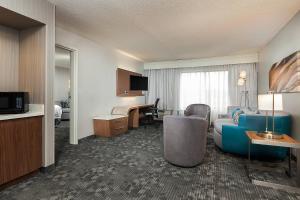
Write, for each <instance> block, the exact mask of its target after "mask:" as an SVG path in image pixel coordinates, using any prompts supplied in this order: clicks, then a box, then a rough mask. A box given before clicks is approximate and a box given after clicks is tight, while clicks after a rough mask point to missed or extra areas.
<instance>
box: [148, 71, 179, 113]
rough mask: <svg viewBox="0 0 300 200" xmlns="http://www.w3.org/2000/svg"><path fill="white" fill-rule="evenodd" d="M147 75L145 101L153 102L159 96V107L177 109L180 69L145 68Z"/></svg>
mask: <svg viewBox="0 0 300 200" xmlns="http://www.w3.org/2000/svg"><path fill="white" fill-rule="evenodd" d="M144 74H145V76H147V77H148V83H149V85H148V92H147V93H146V99H147V103H149V104H150V103H154V102H155V100H156V98H160V101H159V108H162V109H165V110H177V109H178V103H179V102H178V101H179V99H178V97H179V78H180V69H158V70H145V73H144Z"/></svg>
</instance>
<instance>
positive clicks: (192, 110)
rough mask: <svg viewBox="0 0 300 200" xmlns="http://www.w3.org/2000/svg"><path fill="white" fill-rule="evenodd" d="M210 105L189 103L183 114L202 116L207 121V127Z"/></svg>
mask: <svg viewBox="0 0 300 200" xmlns="http://www.w3.org/2000/svg"><path fill="white" fill-rule="evenodd" d="M210 112H211V110H210V107H209V105H206V104H191V105H189V106H188V107H187V108H186V109H185V111H184V115H185V116H196V117H201V118H204V119H206V120H207V121H208V128H209V126H210Z"/></svg>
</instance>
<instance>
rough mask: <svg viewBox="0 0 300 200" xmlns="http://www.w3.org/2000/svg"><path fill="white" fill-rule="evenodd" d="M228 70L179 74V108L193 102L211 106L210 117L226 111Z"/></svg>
mask: <svg viewBox="0 0 300 200" xmlns="http://www.w3.org/2000/svg"><path fill="white" fill-rule="evenodd" d="M228 100H229V95H228V71H210V72H187V73H181V76H180V108H181V109H185V108H186V107H187V106H188V105H190V104H194V103H203V104H207V105H209V106H210V107H211V119H212V120H215V119H217V116H218V114H220V113H226V108H227V106H228Z"/></svg>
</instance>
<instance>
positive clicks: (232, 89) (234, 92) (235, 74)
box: [228, 63, 257, 108]
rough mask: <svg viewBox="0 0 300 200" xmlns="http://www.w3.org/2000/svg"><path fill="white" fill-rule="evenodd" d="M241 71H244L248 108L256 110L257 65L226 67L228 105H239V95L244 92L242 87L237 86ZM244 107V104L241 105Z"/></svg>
mask: <svg viewBox="0 0 300 200" xmlns="http://www.w3.org/2000/svg"><path fill="white" fill-rule="evenodd" d="M241 71H246V73H247V80H246V90H247V91H248V92H249V106H250V108H257V64H256V63H249V64H237V65H228V72H229V76H228V80H229V82H228V88H229V104H230V105H237V106H238V105H240V95H241V92H242V91H244V87H243V86H242V87H241V86H238V85H237V82H238V79H239V74H240V72H241ZM242 105H244V104H242Z"/></svg>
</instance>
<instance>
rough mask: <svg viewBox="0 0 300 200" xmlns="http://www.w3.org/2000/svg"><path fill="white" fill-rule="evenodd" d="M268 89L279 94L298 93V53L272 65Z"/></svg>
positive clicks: (299, 54) (299, 90)
mask: <svg viewBox="0 0 300 200" xmlns="http://www.w3.org/2000/svg"><path fill="white" fill-rule="evenodd" d="M269 87H270V91H274V92H279V93H285V92H300V51H297V52H295V53H293V54H292V55H289V56H288V57H286V58H284V59H282V60H281V61H279V62H277V63H275V64H273V65H272V67H271V69H270V72H269Z"/></svg>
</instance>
